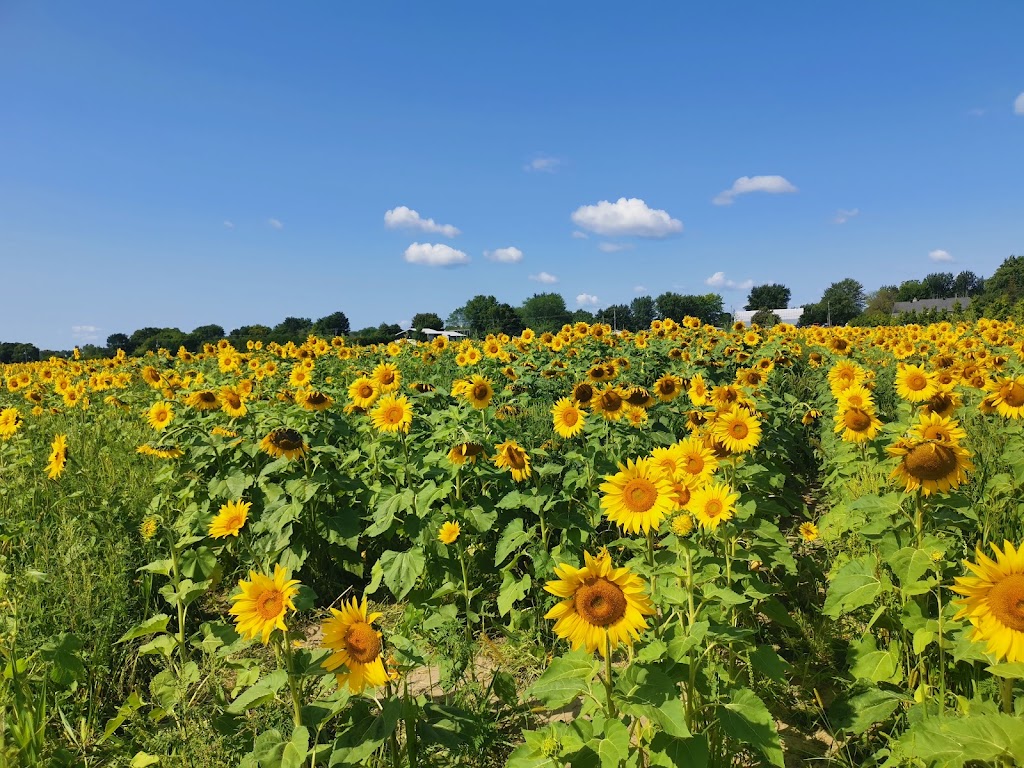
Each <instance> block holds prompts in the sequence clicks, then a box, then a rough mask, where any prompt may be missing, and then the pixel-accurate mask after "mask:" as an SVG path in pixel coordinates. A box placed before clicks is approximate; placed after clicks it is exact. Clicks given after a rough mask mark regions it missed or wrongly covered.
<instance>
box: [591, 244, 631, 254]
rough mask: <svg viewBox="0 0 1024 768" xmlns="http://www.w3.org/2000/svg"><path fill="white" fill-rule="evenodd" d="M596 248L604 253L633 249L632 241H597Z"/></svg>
mask: <svg viewBox="0 0 1024 768" xmlns="http://www.w3.org/2000/svg"><path fill="white" fill-rule="evenodd" d="M597 247H598V250H601V251H604V252H605V253H618V252H619V251H631V250H633V245H632V243H598V244H597Z"/></svg>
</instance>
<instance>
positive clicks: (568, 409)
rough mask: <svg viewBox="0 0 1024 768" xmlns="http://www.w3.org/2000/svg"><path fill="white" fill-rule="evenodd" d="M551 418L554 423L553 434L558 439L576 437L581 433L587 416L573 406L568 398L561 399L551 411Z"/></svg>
mask: <svg viewBox="0 0 1024 768" xmlns="http://www.w3.org/2000/svg"><path fill="white" fill-rule="evenodd" d="M551 418H552V420H553V421H554V428H555V432H557V433H558V435H559V436H560V437H565V438H570V437H576V435H578V434H579V433H580V432H582V431H583V425H584V423H585V422H586V418H587V414H586V413H585V412H584V411H583V410H581V409H579V408H577V407H576V406H575V405H573V403H572V401H571V400H570V399H569V398H568V397H563V398H562V399H561V400H559V401H558V402H557V403H555V405H554V407H553V408H552V409H551Z"/></svg>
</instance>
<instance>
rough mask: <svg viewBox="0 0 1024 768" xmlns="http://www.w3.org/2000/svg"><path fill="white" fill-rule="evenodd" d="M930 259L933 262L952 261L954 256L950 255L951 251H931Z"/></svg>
mask: <svg viewBox="0 0 1024 768" xmlns="http://www.w3.org/2000/svg"><path fill="white" fill-rule="evenodd" d="M928 258H929V259H931V260H932V261H952V260H953V256H952V255H951V254H950V253H949V251H943V250H939V249H936V250H934V251H929V252H928Z"/></svg>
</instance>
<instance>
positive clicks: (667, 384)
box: [658, 379, 676, 397]
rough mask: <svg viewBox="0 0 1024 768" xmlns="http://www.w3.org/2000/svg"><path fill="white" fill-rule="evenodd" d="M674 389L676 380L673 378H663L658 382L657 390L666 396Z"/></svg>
mask: <svg viewBox="0 0 1024 768" xmlns="http://www.w3.org/2000/svg"><path fill="white" fill-rule="evenodd" d="M675 391H676V382H675V380H674V379H664V380H662V381H660V382H658V392H660V393H661V394H663V395H665V396H666V397H668V396H669V395H671V394H672V393H673V392H675Z"/></svg>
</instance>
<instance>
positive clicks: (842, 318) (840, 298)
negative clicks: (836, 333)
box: [805, 277, 865, 325]
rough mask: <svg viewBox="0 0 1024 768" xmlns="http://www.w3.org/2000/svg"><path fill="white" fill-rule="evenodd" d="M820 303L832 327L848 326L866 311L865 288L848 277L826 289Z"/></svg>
mask: <svg viewBox="0 0 1024 768" xmlns="http://www.w3.org/2000/svg"><path fill="white" fill-rule="evenodd" d="M818 303H819V304H820V305H821V306H822V307H823V308H824V309H825V312H826V316H827V317H828V318H830V320H831V323H832V325H846V324H847V323H848V322H850V321H851V320H853V318H855V317H856V316H857V315H859V314H860V313H861V312H863V311H864V304H865V297H864V286H863V285H861V284H860V283H859V282H858V281H856V280H854V279H853V278H852V277H848V278H846V279H845V280H840V281H839V282H838V283H832V285H830V286H829V287H828V288H826V289H825V293H823V294H822V296H821V301H820V302H818ZM805 312H806V310H805Z"/></svg>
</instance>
